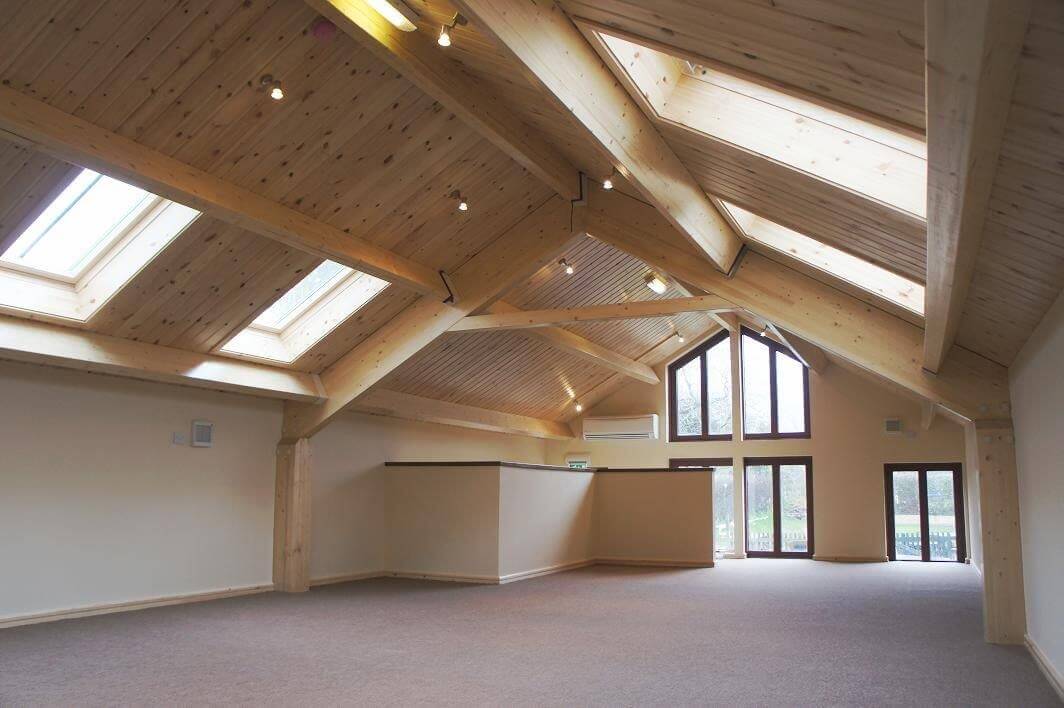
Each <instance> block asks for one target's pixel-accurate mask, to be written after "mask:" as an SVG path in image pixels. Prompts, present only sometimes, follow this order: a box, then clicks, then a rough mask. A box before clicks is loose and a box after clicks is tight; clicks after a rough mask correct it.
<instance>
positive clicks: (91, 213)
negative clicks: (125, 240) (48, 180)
mask: <svg viewBox="0 0 1064 708" xmlns="http://www.w3.org/2000/svg"><path fill="white" fill-rule="evenodd" d="M159 201H160V199H159V197H156V196H155V195H153V194H151V193H149V192H145V191H144V190H143V189H139V188H137V187H133V186H131V185H128V184H124V183H122V182H119V181H118V180H115V179H111V178H110V177H105V176H104V175H101V174H99V173H96V172H93V171H92V170H82V171H81V173H80V174H78V176H77V177H75V178H74V180H73V181H72V182H71V183H70V184H69V185H68V186H67V188H66V189H64V190H63V191H62V192H61V193H60V194H59V196H58V197H56V198H55V200H53V201H52V203H51V204H49V205H48V206H47V207H46V208H45V209H44V211H43V212H41V215H40V216H38V217H37V218H36V219H35V220H34V221H33V223H31V224H30V225H29V227H27V228H26V230H25V231H23V232H22V234H21V235H20V236H19V237H18V239H17V240H16V241H15V242H14V243H13V244H12V245H11V247H10V248H8V249H7V251H5V252H4V255H3V260H5V261H7V262H9V263H15V264H18V265H21V266H27V267H29V268H33V269H36V270H40V271H44V272H47V273H52V274H54V275H59V276H64V277H69V278H74V277H77V275H78V274H79V273H81V272H82V271H83V270H84V269H85V268H86V267H87V266H88V265H89V264H90V263H91V262H92V261H93V259H94V257H95V256H97V255H99V254H100V253H101V252H102V251H103V250H104V249H105V248H106V247H107V246H108V245H110V244H111V243H112V242H113V241H115V240H116V239H117V238H118V237H120V236H121V235H122V234H123V233H124V232H125V230H126V229H127V228H128V227H129V226H131V225H132V224H133V223H134V222H135V221H136V220H137V219H138V218H140V217H141V216H142V215H143V214H144V213H145V212H146V211H147V210H148V209H149V208H151V207H152V206H153V205H154V204H156V203H158V202H159Z"/></svg>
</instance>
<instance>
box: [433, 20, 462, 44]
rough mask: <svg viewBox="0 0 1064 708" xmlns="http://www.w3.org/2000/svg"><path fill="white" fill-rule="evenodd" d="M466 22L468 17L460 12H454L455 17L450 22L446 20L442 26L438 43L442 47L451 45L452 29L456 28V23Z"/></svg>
mask: <svg viewBox="0 0 1064 708" xmlns="http://www.w3.org/2000/svg"><path fill="white" fill-rule="evenodd" d="M465 23H466V18H464V17H462V15H461V14H460V13H457V12H456V13H454V17H452V18H451V20H450V21H449V22H444V23H443V24H442V25H441V26H440V36H439V37H437V38H436V44H438V45H440V46H441V47H449V46H451V30H453V29H454V26H455V25H464V24H465Z"/></svg>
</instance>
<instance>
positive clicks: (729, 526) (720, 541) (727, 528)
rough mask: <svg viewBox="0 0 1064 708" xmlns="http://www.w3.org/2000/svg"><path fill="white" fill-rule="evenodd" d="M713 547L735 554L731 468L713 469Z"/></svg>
mask: <svg viewBox="0 0 1064 708" xmlns="http://www.w3.org/2000/svg"><path fill="white" fill-rule="evenodd" d="M713 547H714V548H715V549H716V551H717V553H734V552H735V477H734V475H733V474H732V468H731V466H730V465H729V466H727V467H716V468H714V469H713Z"/></svg>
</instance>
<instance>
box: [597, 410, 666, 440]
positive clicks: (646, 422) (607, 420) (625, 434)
mask: <svg viewBox="0 0 1064 708" xmlns="http://www.w3.org/2000/svg"><path fill="white" fill-rule="evenodd" d="M657 439H658V416H657V414H655V413H651V414H650V415H620V416H600V417H597V418H584V440H657Z"/></svg>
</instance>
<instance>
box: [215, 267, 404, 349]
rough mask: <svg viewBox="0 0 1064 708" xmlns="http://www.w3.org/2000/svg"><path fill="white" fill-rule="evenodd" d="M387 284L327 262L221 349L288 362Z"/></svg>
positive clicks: (349, 315)
mask: <svg viewBox="0 0 1064 708" xmlns="http://www.w3.org/2000/svg"><path fill="white" fill-rule="evenodd" d="M386 287H388V282H387V281H384V280H381V279H380V278H376V277H374V276H372V275H368V274H366V273H362V272H359V271H357V270H353V269H351V268H348V267H347V266H345V265H341V264H339V263H334V262H333V261H325V262H324V263H322V264H321V265H319V266H318V267H317V268H315V269H314V270H312V271H311V272H310V273H308V274H307V276H306V277H304V278H303V279H302V280H300V281H299V282H298V283H296V284H295V286H294V287H292V289H291V290H289V291H288V292H286V293H285V294H284V295H282V296H281V298H280V299H278V300H277V302H275V303H274V304H273V305H271V306H270V307H269V308H267V309H266V310H265V311H264V312H263V313H262V314H261V315H259V316H258V317H256V318H255V320H254V321H253V322H252V323H251V324H250V325H248V326H247V327H246V328H245V329H244V330H243V331H241V332H239V333H238V334H237V335H236V336H235V337H233V338H232V339H230V340H229V341H228V342H226V343H225V345H224V346H223V347H222V348H221V350H220V351H221V352H222V353H225V354H232V355H235V356H239V357H243V358H249V359H260V360H268V361H272V362H279V363H283V364H290V363H292V362H293V361H295V360H296V359H298V358H299V357H301V356H302V355H303V354H305V353H306V352H307V351H308V350H309V349H310V348H311V347H312V346H314V344H316V343H317V342H318V341H320V340H321V339H322V338H323V337H324V336H325V335H327V334H329V332H331V331H333V330H334V329H336V327H338V326H339V325H340V324H341V323H342V322H344V321H345V320H347V319H348V318H349V317H351V315H353V314H354V313H356V312H358V310H359V309H361V308H362V307H363V306H364V305H365V304H366V303H368V302H369V301H370V300H372V299H373V298H374V297H376V296H377V294H378V293H380V292H381V291H382V290H384V289H385V288H386Z"/></svg>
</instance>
